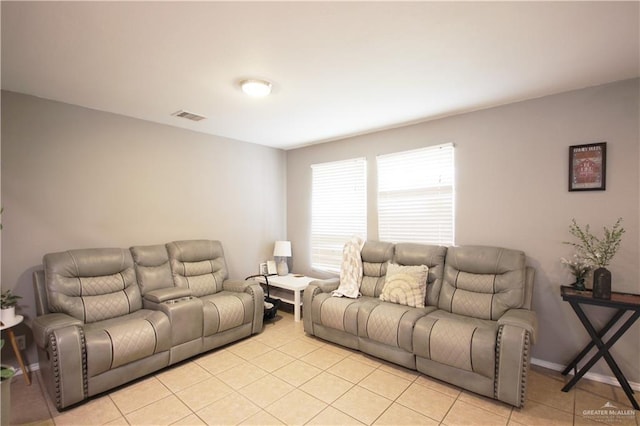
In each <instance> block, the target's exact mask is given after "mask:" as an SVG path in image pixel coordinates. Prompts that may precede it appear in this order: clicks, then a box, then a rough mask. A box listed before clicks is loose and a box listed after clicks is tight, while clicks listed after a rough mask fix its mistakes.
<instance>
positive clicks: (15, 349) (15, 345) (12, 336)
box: [0, 315, 31, 386]
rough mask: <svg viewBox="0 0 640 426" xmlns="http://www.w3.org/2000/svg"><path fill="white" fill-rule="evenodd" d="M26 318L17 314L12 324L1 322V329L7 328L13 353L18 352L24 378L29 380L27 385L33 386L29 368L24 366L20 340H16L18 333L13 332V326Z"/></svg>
mask: <svg viewBox="0 0 640 426" xmlns="http://www.w3.org/2000/svg"><path fill="white" fill-rule="evenodd" d="M23 320H24V317H23V316H22V315H16V319H15V321H13V322H12V323H10V324H5V323H3V322H0V331H5V330H7V334H8V335H9V341H10V342H11V346H13V353H14V354H16V358H17V359H18V364H20V368H21V369H22V375H23V376H24V380H25V381H26V382H27V385H29V386H31V378H30V377H29V372H28V371H27V368H26V367H25V366H24V361H23V360H22V355H21V354H20V349H19V348H18V342H17V341H16V335H15V334H14V333H13V330H12V328H13V327H15V326H16V325H18V324H20V323H21V322H22V321H23Z"/></svg>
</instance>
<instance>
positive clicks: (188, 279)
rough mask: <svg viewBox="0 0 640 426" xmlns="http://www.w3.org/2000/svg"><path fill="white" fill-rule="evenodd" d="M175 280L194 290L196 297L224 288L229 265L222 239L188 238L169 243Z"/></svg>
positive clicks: (180, 284) (168, 249) (179, 285)
mask: <svg viewBox="0 0 640 426" xmlns="http://www.w3.org/2000/svg"><path fill="white" fill-rule="evenodd" d="M167 252H168V253H169V262H170V264H171V272H172V274H173V282H174V284H175V285H176V286H177V287H187V288H189V289H191V294H192V295H193V296H195V297H201V296H206V295H209V294H214V293H217V292H219V291H221V290H222V283H223V282H224V280H225V279H227V266H226V263H225V260H224V251H223V250H222V244H221V243H220V241H211V240H188V241H174V242H171V243H168V244H167Z"/></svg>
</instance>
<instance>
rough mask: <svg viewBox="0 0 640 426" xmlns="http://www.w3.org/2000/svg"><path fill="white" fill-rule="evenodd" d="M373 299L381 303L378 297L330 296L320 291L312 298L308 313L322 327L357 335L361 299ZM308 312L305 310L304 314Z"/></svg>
mask: <svg viewBox="0 0 640 426" xmlns="http://www.w3.org/2000/svg"><path fill="white" fill-rule="evenodd" d="M368 300H374V301H375V302H376V303H382V302H381V301H380V299H378V298H375V299H374V298H371V297H367V296H361V297H359V298H358V299H350V298H345V297H332V296H331V294H330V293H320V294H317V295H316V297H314V298H313V302H312V306H311V310H310V313H311V315H313V318H312V321H313V322H314V323H316V324H321V325H322V326H324V327H327V328H332V329H335V330H340V331H343V332H346V333H349V334H352V335H354V336H357V335H358V309H359V307H360V305H361V304H362V303H363V301H368ZM308 313H309V312H307V311H306V310H305V315H307V314H308Z"/></svg>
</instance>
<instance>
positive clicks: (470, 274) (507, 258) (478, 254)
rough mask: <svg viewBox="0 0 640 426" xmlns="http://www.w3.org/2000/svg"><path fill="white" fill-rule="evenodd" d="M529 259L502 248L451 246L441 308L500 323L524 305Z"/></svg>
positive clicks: (445, 272) (439, 302)
mask: <svg viewBox="0 0 640 426" xmlns="http://www.w3.org/2000/svg"><path fill="white" fill-rule="evenodd" d="M525 278H526V268H525V256H524V253H523V252H521V251H518V250H510V249H504V248H499V247H479V246H464V247H450V248H449V250H448V251H447V258H446V264H445V270H444V278H443V283H442V289H441V291H440V298H439V300H438V307H439V308H440V309H443V310H445V311H448V312H452V313H456V314H460V315H466V316H470V317H474V318H480V319H490V320H496V319H498V318H500V316H502V315H503V314H504V313H505V312H506V311H507V310H508V309H512V308H520V307H521V306H522V304H523V302H524V289H525Z"/></svg>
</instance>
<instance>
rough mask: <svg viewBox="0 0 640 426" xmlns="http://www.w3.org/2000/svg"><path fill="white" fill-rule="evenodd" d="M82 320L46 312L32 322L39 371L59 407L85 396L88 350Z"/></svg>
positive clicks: (75, 401) (66, 405) (80, 399)
mask: <svg viewBox="0 0 640 426" xmlns="http://www.w3.org/2000/svg"><path fill="white" fill-rule="evenodd" d="M83 325H84V324H83V323H82V321H80V320H78V319H76V318H73V317H71V316H69V315H66V314H60V313H56V314H47V315H41V316H39V317H36V318H35V319H34V320H33V321H32V323H31V327H32V331H33V339H34V340H35V342H36V345H37V346H38V352H39V354H42V356H39V358H40V374H41V377H42V380H43V381H44V384H45V386H46V388H47V390H48V391H49V394H50V395H51V399H52V400H53V401H54V402H55V405H56V407H57V408H58V410H61V409H63V408H65V407H68V406H70V405H72V404H75V403H77V402H80V401H82V400H84V399H86V398H87V352H86V345H85V339H84V330H83Z"/></svg>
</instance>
